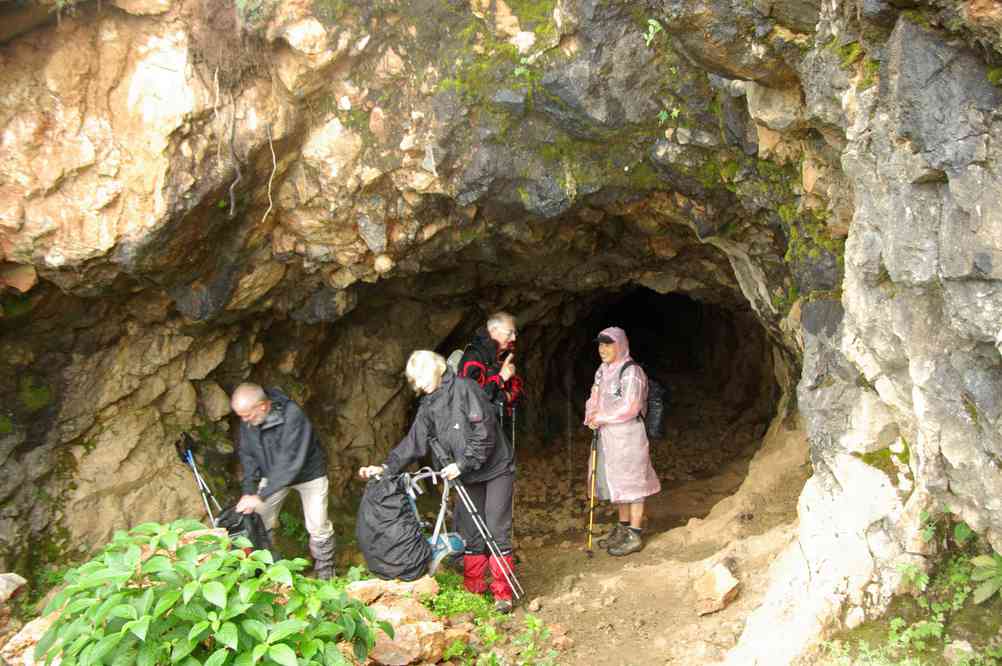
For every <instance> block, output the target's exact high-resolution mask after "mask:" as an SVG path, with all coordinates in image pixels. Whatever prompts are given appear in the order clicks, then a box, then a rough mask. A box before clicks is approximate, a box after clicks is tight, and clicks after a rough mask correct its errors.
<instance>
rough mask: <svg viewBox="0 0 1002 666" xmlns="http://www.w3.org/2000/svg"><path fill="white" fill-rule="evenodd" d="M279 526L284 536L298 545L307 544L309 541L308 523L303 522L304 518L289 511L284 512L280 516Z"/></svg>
mask: <svg viewBox="0 0 1002 666" xmlns="http://www.w3.org/2000/svg"><path fill="white" fill-rule="evenodd" d="M278 525H279V529H280V530H281V531H282V534H284V535H285V536H286V537H288V538H289V539H292V540H293V541H295V542H296V543H306V542H307V541H309V538H310V533H309V532H307V531H306V523H305V522H303V519H302V518H299V517H298V516H295V515H293V514H291V513H289V512H288V511H283V512H282V513H280V514H279V516H278Z"/></svg>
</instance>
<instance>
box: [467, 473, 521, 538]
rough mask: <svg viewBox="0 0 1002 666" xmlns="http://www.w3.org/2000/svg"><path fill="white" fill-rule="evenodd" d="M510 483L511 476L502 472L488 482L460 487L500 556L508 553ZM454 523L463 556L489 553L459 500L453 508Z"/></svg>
mask: <svg viewBox="0 0 1002 666" xmlns="http://www.w3.org/2000/svg"><path fill="white" fill-rule="evenodd" d="M514 481H515V477H514V475H513V474H511V473H510V472H505V473H504V474H502V475H500V476H496V477H494V478H493V479H491V480H490V481H484V482H482V483H465V484H463V485H464V486H466V491H467V492H468V493H469V495H470V499H471V500H473V504H474V506H476V508H477V511H478V512H479V513H480V517H481V518H483V519H484V522H485V523H486V524H487V529H488V530H490V532H491V534H492V535H493V536H494V540H495V541H497V542H498V548H499V549H500V550H501V552H502V553H504V554H507V553H510V552H511V495H512V492H513V490H514ZM457 499H458V498H457ZM456 524H457V526H458V527H459V533H460V535H462V537H463V540H464V541H466V553H467V554H469V555H474V554H477V555H479V554H489V552H490V551H489V550H488V549H487V544H486V543H485V542H484V539H483V537H481V536H480V531H479V530H477V528H476V525H475V523H474V522H473V517H472V516H471V515H470V514H469V513H468V512H467V511H466V506H465V505H464V504H463V502H462V501H459V502H458V503H457V505H456Z"/></svg>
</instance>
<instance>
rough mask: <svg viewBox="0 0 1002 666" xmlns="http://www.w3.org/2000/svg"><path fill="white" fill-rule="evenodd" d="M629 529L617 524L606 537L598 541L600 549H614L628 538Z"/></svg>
mask: <svg viewBox="0 0 1002 666" xmlns="http://www.w3.org/2000/svg"><path fill="white" fill-rule="evenodd" d="M626 532H627V529H626V528H625V527H623V526H622V525H621V524H620V523H616V524H615V525H614V526H613V528H612V529H611V530H609V531H608V532H607V533H606V535H605V536H604V537H602V538H601V539H599V540H598V541H597V543H598V546H599V548H612V547H613V546H615V545H616V544H618V543H619V542H620V541H622V540H623V539H625V538H626Z"/></svg>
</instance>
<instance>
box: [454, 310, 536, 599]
mask: <svg viewBox="0 0 1002 666" xmlns="http://www.w3.org/2000/svg"><path fill="white" fill-rule="evenodd" d="M517 334H518V330H517V329H516V328H515V318H514V317H512V316H511V315H510V314H508V313H507V312H496V313H494V314H492V315H491V316H490V317H488V318H487V325H486V326H484V328H481V329H480V330H479V331H477V334H476V336H475V337H474V338H473V341H472V342H471V343H470V344H469V345H467V346H466V349H465V350H464V351H463V358H462V359H461V360H460V361H459V368H458V370H457V374H458V375H459V376H460V377H468V378H470V379H472V380H474V381H476V382H477V384H479V385H480V388H482V389H483V390H484V393H485V394H486V395H487V399H488V400H490V402H491V404H493V405H495V406H496V408H497V409H498V411H499V414H498V424H499V425H500V427H499V428H498V439H497V441H496V444H495V446H501V445H504V446H507V447H511V446H512V444H511V440H510V438H509V437H508V431H507V427H506V424H505V420H506V417H507V419H511V418H512V416H513V409H514V407H515V405H516V404H517V403H518V401H519V399H520V398H521V397H522V378H521V377H519V376H518V375H516V374H515V354H514V349H515V337H516V336H517ZM509 423H512V422H511V421H509ZM512 425H513V423H512ZM514 454H515V452H514V450H512V451H511V457H510V459H509V460H510V461H511V462H510V465H511V473H512V474H514V472H515V455H514ZM509 478H511V477H509ZM514 490H515V489H514V485H513V484H510V485H508V486H507V491H508V494H507V495H506V496H501V494H498V493H494V495H496V496H493V497H490V498H489V502H490V504H491V506H492V507H494V509H493V510H494V511H495V512H498V513H500V512H502V511H504V512H505V513H506V514H507V515H506V518H507V521H506V522H507V525H508V530H509V534H508V535H507V536H508V537H509V538H510V536H511V524H512V520H513V518H514V516H512V509H513V507H514V502H513V501H512V497H513V493H514ZM498 507H504V509H500V508H498ZM502 555H503V557H504V558H505V560H507V562H508V565H509V566H510V567H511V568H512V570H514V567H515V559H514V557H513V555H512V552H511V550H510V549H504V550H502ZM488 567H489V568H490V571H491V576H492V577H493V579H494V581H495V582H496V583H498V581H502V573H501V565H500V563H498V562H497V561H495V559H494V558H488V555H487V553H486V552H484V549H483V548H479V549H478V548H477V547H476V544H467V550H466V552H465V553H464V557H463V575H464V577H465V578H466V579H467V580H474V581H475V580H480V579H483V577H484V574H485V573H486V570H487V568H488ZM498 584H499V585H502V586H503V581H502V582H501V583H498ZM503 605H505V606H506V609H510V608H511V602H510V601H508V602H504V604H503ZM503 612H507V610H505V611H503Z"/></svg>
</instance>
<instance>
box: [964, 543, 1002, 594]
mask: <svg viewBox="0 0 1002 666" xmlns="http://www.w3.org/2000/svg"><path fill="white" fill-rule="evenodd" d="M971 564H972V565H974V571H973V573H972V574H971V578H972V579H973V580H974V581H976V582H978V583H981V584H980V585H978V587H977V589H976V590H974V603H976V604H980V603H983V602H984V601H987V600H988V599H990V598H991V596H992V595H993V594H996V593H998V591H999V590H1002V555H999V554H998V553H992V554H991V555H979V556H978V557H975V558H974V559H972V560H971Z"/></svg>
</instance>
